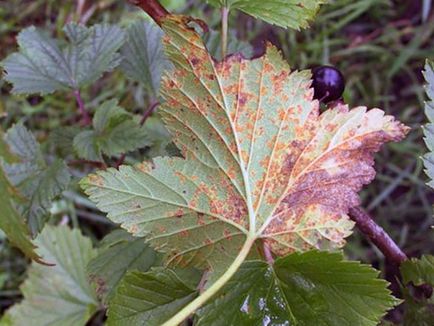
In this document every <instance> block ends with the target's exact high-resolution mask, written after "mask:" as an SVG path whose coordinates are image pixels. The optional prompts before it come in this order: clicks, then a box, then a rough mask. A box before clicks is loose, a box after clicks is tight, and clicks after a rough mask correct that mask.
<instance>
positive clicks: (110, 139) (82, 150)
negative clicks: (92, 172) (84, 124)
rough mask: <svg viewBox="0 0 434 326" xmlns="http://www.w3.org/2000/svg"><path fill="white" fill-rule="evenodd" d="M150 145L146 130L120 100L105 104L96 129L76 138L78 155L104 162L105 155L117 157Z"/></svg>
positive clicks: (75, 144)
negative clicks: (120, 104)
mask: <svg viewBox="0 0 434 326" xmlns="http://www.w3.org/2000/svg"><path fill="white" fill-rule="evenodd" d="M149 145H151V142H150V141H149V138H148V136H147V131H146V129H145V128H142V126H141V125H140V123H139V121H138V120H137V119H135V118H134V116H132V115H131V114H130V113H128V112H127V111H125V109H123V108H121V107H119V106H118V102H117V101H116V100H110V101H106V102H104V103H103V104H101V106H100V107H99V108H98V109H97V110H96V112H95V116H94V117H93V129H92V130H84V131H82V132H81V133H79V134H78V135H77V136H75V137H74V149H75V151H76V153H77V154H78V156H80V157H81V158H83V159H86V160H91V161H102V160H103V157H102V156H103V154H105V155H108V156H115V155H118V154H121V153H125V152H129V151H132V150H135V149H138V148H142V147H145V146H149Z"/></svg>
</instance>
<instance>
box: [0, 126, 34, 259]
mask: <svg viewBox="0 0 434 326" xmlns="http://www.w3.org/2000/svg"><path fill="white" fill-rule="evenodd" d="M0 158H1V160H2V161H3V162H7V163H12V162H14V161H17V160H18V158H16V157H14V155H12V153H11V152H10V150H9V148H8V145H7V144H6V143H5V141H4V134H3V132H2V131H1V130H0ZM0 194H1V195H0V207H1V213H0V229H1V230H3V232H4V233H5V234H6V236H7V238H8V240H9V241H10V242H11V243H12V244H13V245H14V246H16V247H18V248H19V249H20V250H21V251H22V252H23V253H24V254H25V255H26V256H27V257H29V258H31V259H35V260H40V257H39V256H38V254H36V252H35V251H34V245H33V243H32V242H31V240H30V232H29V229H28V228H27V225H26V223H25V220H24V218H23V217H22V216H21V215H20V214H19V213H18V211H17V209H16V201H17V200H18V201H20V200H22V198H21V197H20V195H19V193H18V192H17V190H16V189H15V188H14V187H12V185H11V184H10V182H9V180H8V179H7V178H6V176H5V174H4V171H3V169H0Z"/></svg>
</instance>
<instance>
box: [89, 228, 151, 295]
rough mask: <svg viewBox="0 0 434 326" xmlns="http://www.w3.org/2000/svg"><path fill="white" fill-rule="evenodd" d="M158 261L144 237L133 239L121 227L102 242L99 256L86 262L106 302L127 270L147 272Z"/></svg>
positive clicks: (99, 292) (91, 277) (94, 282)
mask: <svg viewBox="0 0 434 326" xmlns="http://www.w3.org/2000/svg"><path fill="white" fill-rule="evenodd" d="M158 262H159V258H158V257H157V254H156V253H155V251H154V250H152V249H151V248H150V247H149V246H148V245H146V244H145V241H144V239H143V238H134V237H132V236H131V235H130V234H129V233H128V232H126V231H124V230H115V231H113V232H111V233H109V234H108V235H107V236H106V237H105V238H104V239H103V240H102V241H101V244H100V246H99V250H98V255H97V256H96V257H94V258H93V259H92V260H91V261H90V262H89V264H88V266H87V273H88V275H89V277H90V280H91V282H92V283H93V284H94V285H95V286H96V289H97V293H98V296H99V298H101V300H102V302H104V303H106V302H107V300H108V299H110V298H111V297H112V296H113V294H114V293H115V290H116V288H117V286H118V284H119V282H120V280H121V279H122V278H123V277H124V275H125V274H126V273H127V272H128V271H132V270H136V271H140V272H147V271H148V270H149V269H150V268H151V267H152V266H154V265H157V264H158Z"/></svg>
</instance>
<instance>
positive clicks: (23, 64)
mask: <svg viewBox="0 0 434 326" xmlns="http://www.w3.org/2000/svg"><path fill="white" fill-rule="evenodd" d="M64 31H65V34H66V36H67V37H68V39H69V43H68V44H67V45H65V46H60V45H59V42H58V41H57V40H55V39H53V38H51V37H50V36H49V35H48V34H47V33H45V32H44V31H42V30H40V29H37V28H35V27H34V26H32V27H29V28H26V29H24V30H23V31H22V32H20V34H19V35H18V45H19V52H15V53H13V54H11V55H10V56H8V57H7V58H6V59H5V60H3V61H2V63H1V65H2V66H3V68H4V69H5V72H6V75H5V79H6V80H7V81H8V82H10V83H12V84H13V86H14V87H13V90H12V91H13V92H14V93H18V94H32V93H40V94H47V93H52V92H54V91H57V90H62V89H68V88H73V89H78V88H79V87H81V86H85V85H88V84H91V83H92V82H94V81H95V80H97V79H98V78H99V77H101V75H102V73H104V72H106V71H110V70H112V69H113V68H114V67H116V66H117V65H118V64H119V62H120V56H119V54H117V53H116V52H117V51H118V50H119V48H120V47H121V46H122V43H123V41H124V33H123V31H122V30H121V29H120V28H119V27H116V26H111V25H95V26H93V27H90V28H87V27H85V26H82V25H77V24H75V23H69V24H67V25H66V26H65V28H64Z"/></svg>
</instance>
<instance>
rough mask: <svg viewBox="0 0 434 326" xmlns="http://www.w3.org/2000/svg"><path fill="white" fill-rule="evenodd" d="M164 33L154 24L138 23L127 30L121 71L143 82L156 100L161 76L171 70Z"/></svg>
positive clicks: (122, 49) (122, 51)
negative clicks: (164, 46) (162, 41)
mask: <svg viewBox="0 0 434 326" xmlns="http://www.w3.org/2000/svg"><path fill="white" fill-rule="evenodd" d="M162 37H163V31H162V30H161V29H160V28H159V27H158V26H156V25H155V24H154V23H151V22H148V21H137V22H135V23H134V24H132V25H131V26H130V27H129V28H128V30H127V38H126V41H125V44H124V45H123V46H122V48H121V54H122V57H123V60H122V63H121V65H120V68H121V70H122V71H123V72H124V73H125V74H126V75H127V77H129V78H130V79H132V80H135V81H138V82H141V83H142V84H143V85H144V86H145V87H146V89H147V91H148V93H149V95H151V96H152V97H154V98H156V97H157V95H158V92H159V89H160V83H161V75H162V73H163V71H164V70H166V69H168V68H170V66H171V65H170V62H169V61H168V60H167V58H166V56H165V54H164V52H163V45H162V43H161V40H162Z"/></svg>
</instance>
